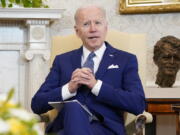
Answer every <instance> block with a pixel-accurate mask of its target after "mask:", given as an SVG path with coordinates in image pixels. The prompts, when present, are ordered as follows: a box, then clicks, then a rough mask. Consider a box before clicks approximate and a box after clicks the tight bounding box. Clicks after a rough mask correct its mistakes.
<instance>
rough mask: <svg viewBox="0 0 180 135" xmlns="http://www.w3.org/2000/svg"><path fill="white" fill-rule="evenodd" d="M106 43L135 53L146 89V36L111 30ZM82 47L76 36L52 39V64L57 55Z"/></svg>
mask: <svg viewBox="0 0 180 135" xmlns="http://www.w3.org/2000/svg"><path fill="white" fill-rule="evenodd" d="M106 41H107V42H109V43H110V44H111V45H113V47H115V48H118V49H120V50H123V51H127V52H130V53H133V54H135V55H136V56H137V59H138V66H139V75H140V78H141V81H142V84H143V87H144V84H145V82H146V78H145V76H146V37H145V34H129V33H124V32H119V31H116V30H109V31H108V33H107V37H106ZM81 45H82V42H81V40H80V39H79V38H78V37H77V36H76V35H75V34H71V35H67V36H55V37H53V39H52V51H51V52H52V53H51V63H52V62H53V60H54V58H55V56H56V55H58V54H61V53H65V52H68V51H71V50H73V49H77V48H79V47H80V46H81Z"/></svg>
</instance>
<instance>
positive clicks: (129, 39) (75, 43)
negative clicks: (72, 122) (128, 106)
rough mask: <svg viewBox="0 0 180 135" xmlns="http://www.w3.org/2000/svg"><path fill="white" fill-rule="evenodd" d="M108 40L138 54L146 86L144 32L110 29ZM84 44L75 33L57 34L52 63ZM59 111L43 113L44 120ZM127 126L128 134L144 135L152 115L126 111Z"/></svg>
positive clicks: (141, 74)
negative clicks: (125, 31) (56, 57)
mask: <svg viewBox="0 0 180 135" xmlns="http://www.w3.org/2000/svg"><path fill="white" fill-rule="evenodd" d="M106 41H108V42H109V43H110V44H112V45H113V46H114V47H115V48H118V49H121V50H123V51H127V52H130V53H133V54H135V55H136V56H137V59H138V66H139V75H140V78H141V81H142V84H143V87H144V88H145V85H144V84H145V79H146V37H145V35H144V34H129V33H122V32H119V31H116V30H109V32H108V34H107V38H106ZM80 45H82V42H81V40H80V39H79V38H78V37H77V36H76V35H75V34H71V35H67V36H55V37H53V39H52V51H51V63H52V62H53V60H54V58H55V56H56V55H58V54H61V53H64V52H67V51H70V50H73V49H76V48H79V47H80ZM56 115H57V111H56V110H55V109H54V110H53V111H49V112H48V113H46V114H43V115H41V117H42V120H43V121H46V122H49V121H53V119H54V118H55V116H56ZM124 117H125V126H126V131H127V135H133V134H135V135H143V129H144V126H145V123H149V122H152V115H151V114H150V113H148V112H144V113H143V114H140V115H138V116H135V115H133V114H130V113H125V116H124Z"/></svg>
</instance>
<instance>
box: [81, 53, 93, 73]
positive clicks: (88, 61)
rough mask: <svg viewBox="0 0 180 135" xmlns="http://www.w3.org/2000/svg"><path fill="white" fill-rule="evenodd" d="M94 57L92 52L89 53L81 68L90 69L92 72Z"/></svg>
mask: <svg viewBox="0 0 180 135" xmlns="http://www.w3.org/2000/svg"><path fill="white" fill-rule="evenodd" d="M95 56H96V54H95V53H94V52H91V53H90V54H89V55H88V57H87V59H86V61H85V63H84V65H83V67H87V68H90V69H91V70H92V71H93V72H94V61H93V58H94V57H95Z"/></svg>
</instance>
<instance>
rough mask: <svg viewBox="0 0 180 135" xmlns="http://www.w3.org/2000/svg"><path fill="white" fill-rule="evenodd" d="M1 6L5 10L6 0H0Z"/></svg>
mask: <svg viewBox="0 0 180 135" xmlns="http://www.w3.org/2000/svg"><path fill="white" fill-rule="evenodd" d="M1 5H2V7H3V8H5V7H6V0H1Z"/></svg>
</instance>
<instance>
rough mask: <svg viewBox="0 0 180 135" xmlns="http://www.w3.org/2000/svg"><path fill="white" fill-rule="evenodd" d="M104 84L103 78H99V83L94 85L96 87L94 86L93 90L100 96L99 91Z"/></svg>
mask: <svg viewBox="0 0 180 135" xmlns="http://www.w3.org/2000/svg"><path fill="white" fill-rule="evenodd" d="M101 86H102V81H101V80H97V83H96V84H95V85H94V87H93V88H92V90H91V92H92V93H93V94H94V95H96V96H98V95H99V91H100V89H101Z"/></svg>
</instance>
